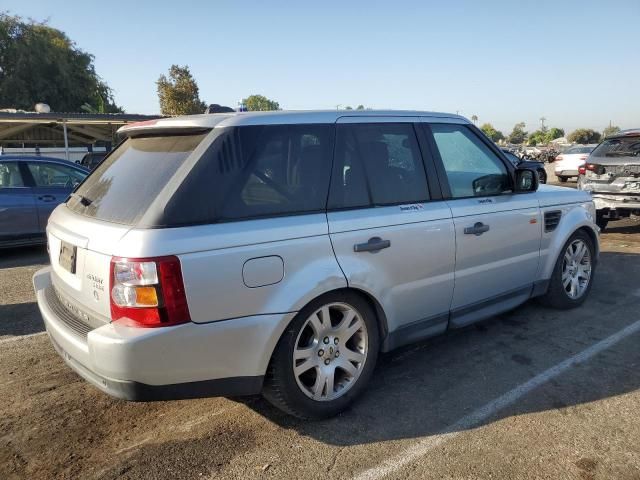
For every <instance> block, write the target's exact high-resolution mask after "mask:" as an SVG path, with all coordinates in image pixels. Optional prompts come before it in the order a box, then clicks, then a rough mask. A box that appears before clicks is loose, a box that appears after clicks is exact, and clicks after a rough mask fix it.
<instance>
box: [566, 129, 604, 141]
mask: <svg viewBox="0 0 640 480" xmlns="http://www.w3.org/2000/svg"><path fill="white" fill-rule="evenodd" d="M567 140H569V141H570V142H571V143H582V144H587V143H598V142H599V141H600V134H599V133H598V132H596V131H595V130H592V129H591V128H579V129H577V130H575V131H573V132H571V133H570V134H569V136H568V137H567Z"/></svg>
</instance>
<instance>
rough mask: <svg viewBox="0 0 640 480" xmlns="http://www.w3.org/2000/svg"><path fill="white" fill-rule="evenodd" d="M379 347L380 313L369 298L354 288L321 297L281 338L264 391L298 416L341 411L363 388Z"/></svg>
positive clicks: (372, 368)
mask: <svg viewBox="0 0 640 480" xmlns="http://www.w3.org/2000/svg"><path fill="white" fill-rule="evenodd" d="M327 317H328V323H327ZM349 317H352V318H349ZM346 323H349V325H346ZM357 327H359V329H358V330H355V329H356V328H357ZM351 331H353V333H350V332H351ZM341 335H342V338H340V337H341ZM347 336H348V338H347ZM345 338H346V340H345ZM379 345H380V340H379V333H378V323H377V319H376V315H375V312H374V310H373V308H372V307H371V305H370V304H369V302H368V301H367V300H366V299H364V298H363V297H362V296H360V295H358V294H356V293H352V292H330V293H327V294H325V295H322V296H320V297H318V298H317V299H315V300H314V301H312V302H311V303H310V304H309V305H307V306H306V307H304V308H303V309H302V310H301V311H300V312H299V313H298V314H297V315H296V317H295V318H294V319H293V321H292V322H291V323H290V324H289V326H288V327H287V329H286V330H285V332H284V333H283V334H282V336H281V337H280V340H279V341H278V344H277V346H276V348H275V350H274V353H273V355H272V357H271V361H270V363H269V367H268V371H267V375H266V377H265V382H264V386H263V391H262V394H263V396H264V397H265V398H266V399H267V400H268V401H269V402H270V403H271V404H273V405H274V406H276V407H278V408H279V409H281V410H283V411H284V412H286V413H288V414H290V415H293V416H296V417H298V418H302V419H322V418H329V417H332V416H334V415H337V414H338V413H340V412H342V411H343V410H345V409H346V408H347V407H348V406H349V405H350V404H351V403H352V402H353V401H354V400H355V399H356V398H357V397H358V396H359V395H360V394H361V393H362V392H363V391H364V389H365V387H366V385H367V383H368V382H369V380H370V378H371V375H372V374H373V370H374V368H375V364H376V360H377V357H378V351H379V348H380V347H379ZM294 358H295V360H294ZM358 360H361V361H358ZM329 377H331V380H330V381H329ZM332 397H333V398H332Z"/></svg>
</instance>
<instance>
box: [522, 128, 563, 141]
mask: <svg viewBox="0 0 640 480" xmlns="http://www.w3.org/2000/svg"><path fill="white" fill-rule="evenodd" d="M563 136H564V130H563V129H561V128H557V127H553V128H547V127H545V128H540V130H536V131H535V132H533V133H532V134H531V135H529V138H527V144H529V145H546V144H547V143H549V142H551V140H555V139H556V138H560V137H563Z"/></svg>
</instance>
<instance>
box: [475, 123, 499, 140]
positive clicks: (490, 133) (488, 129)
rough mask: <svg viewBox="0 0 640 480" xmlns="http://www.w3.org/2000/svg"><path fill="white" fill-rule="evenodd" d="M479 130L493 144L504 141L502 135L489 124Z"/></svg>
mask: <svg viewBox="0 0 640 480" xmlns="http://www.w3.org/2000/svg"><path fill="white" fill-rule="evenodd" d="M480 130H482V131H483V132H484V134H485V135H486V136H487V137H489V138H490V139H491V140H493V141H494V142H499V141H500V140H504V135H503V134H502V132H501V131H499V130H496V129H495V128H493V125H491V124H490V123H485V124H483V125H482V126H481V127H480Z"/></svg>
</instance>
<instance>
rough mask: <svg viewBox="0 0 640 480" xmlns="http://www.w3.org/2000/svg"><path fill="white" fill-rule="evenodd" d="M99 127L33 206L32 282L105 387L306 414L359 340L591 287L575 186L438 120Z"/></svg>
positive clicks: (202, 119)
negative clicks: (58, 185) (226, 399)
mask: <svg viewBox="0 0 640 480" xmlns="http://www.w3.org/2000/svg"><path fill="white" fill-rule="evenodd" d="M121 133H122V134H123V135H125V136H126V137H127V139H126V141H124V142H123V143H122V144H121V145H120V146H119V147H118V148H117V149H115V150H114V151H113V152H112V153H111V154H110V155H109V156H108V157H107V158H106V159H105V160H104V161H103V162H102V163H101V164H100V165H99V166H98V167H97V168H96V169H95V170H94V171H93V172H92V173H91V175H90V176H89V177H88V178H87V180H86V181H85V182H84V183H83V184H82V185H81V186H80V187H79V188H78V189H77V190H76V191H75V192H74V193H73V194H72V195H71V197H70V198H69V200H68V201H67V202H66V203H65V204H63V205H61V206H59V207H58V208H57V209H56V210H55V211H54V212H53V214H52V216H51V218H50V220H49V224H48V228H47V233H48V245H49V252H50V257H51V267H49V268H45V269H43V270H41V271H39V272H38V273H37V274H36V275H35V277H34V285H35V289H36V292H37V299H38V305H39V307H40V310H41V312H42V316H43V317H44V321H45V324H46V328H47V331H48V332H49V336H50V338H51V341H52V343H53V345H54V346H55V348H56V349H57V350H58V352H59V353H60V354H61V355H62V357H63V358H64V360H65V361H66V362H67V363H68V364H69V366H71V368H73V369H74V370H75V371H76V372H78V373H79V374H80V375H81V376H82V377H84V378H85V379H86V380H88V381H89V382H91V383H93V384H94V385H95V386H97V387H98V388H100V389H102V390H103V391H105V392H107V393H109V394H111V395H114V396H116V397H120V398H125V399H129V400H154V399H163V400H165V399H176V398H193V397H201V396H211V395H241V394H255V393H260V392H262V393H263V394H264V396H265V397H266V398H267V399H269V400H270V401H271V402H273V403H274V404H275V405H276V406H278V407H280V408H282V409H283V410H285V411H287V412H289V413H291V414H293V415H297V416H300V417H307V418H319V417H327V416H330V415H334V414H336V413H338V412H340V411H341V410H343V409H344V408H346V407H347V405H348V404H349V403H350V402H352V401H353V400H354V399H355V398H356V397H357V396H358V395H359V394H360V393H361V392H362V391H363V389H364V388H365V385H366V383H367V382H368V381H369V379H370V378H371V376H372V374H373V370H374V367H375V364H376V358H377V356H378V353H379V352H387V351H389V350H392V349H394V348H397V347H399V346H401V345H405V344H407V343H410V342H415V341H418V340H421V339H424V338H426V337H430V336H433V335H437V334H440V333H442V332H444V331H446V330H447V329H454V328H460V327H464V326H465V325H469V324H471V323H473V322H477V321H479V320H482V319H484V318H487V317H490V316H492V315H495V314H497V313H500V312H503V311H505V310H509V309H512V308H514V307H516V306H517V305H519V304H521V303H523V302H525V301H526V300H528V299H530V298H532V297H541V298H543V300H544V301H545V302H546V303H547V304H549V305H552V306H555V307H559V308H570V307H575V306H578V305H580V304H581V303H582V302H583V301H584V300H585V298H586V297H587V295H588V292H589V290H590V288H591V284H592V280H593V275H594V269H595V265H596V261H597V258H598V235H597V227H596V226H595V224H594V216H595V210H594V206H593V203H592V202H591V199H590V197H589V195H588V194H587V193H585V192H580V191H576V190H570V189H564V188H560V187H551V186H544V185H543V186H541V187H540V189H538V180H537V176H536V174H535V172H533V171H532V170H527V169H517V168H515V167H514V166H513V165H512V164H511V162H509V161H508V160H507V159H506V158H505V157H504V155H503V154H502V152H501V151H500V150H499V149H498V148H496V147H495V145H494V144H493V143H492V142H491V141H490V140H489V139H488V138H486V137H485V136H484V135H483V134H482V133H481V132H480V131H479V130H478V129H477V128H475V127H474V126H473V124H471V123H470V122H469V121H467V120H466V119H464V118H462V117H459V116H456V115H448V114H441V113H426V112H375V111H367V112H353V113H346V112H273V113H240V114H215V115H199V116H192V117H178V118H170V119H162V120H158V121H155V120H154V121H151V122H144V123H140V124H136V125H132V126H128V127H125V128H124V129H122V130H121Z"/></svg>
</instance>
